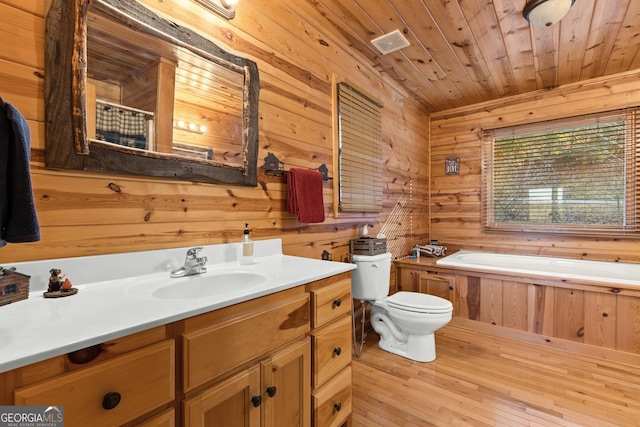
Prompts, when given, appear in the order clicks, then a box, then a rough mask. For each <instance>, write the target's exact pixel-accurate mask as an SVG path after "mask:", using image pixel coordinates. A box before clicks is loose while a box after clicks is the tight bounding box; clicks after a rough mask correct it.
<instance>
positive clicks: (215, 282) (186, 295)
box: [151, 271, 267, 299]
mask: <svg viewBox="0 0 640 427" xmlns="http://www.w3.org/2000/svg"><path fill="white" fill-rule="evenodd" d="M266 281H267V277H266V276H263V275H262V274H256V273H248V272H243V271H234V272H226V273H219V274H213V275H212V274H203V275H193V276H187V277H183V278H180V279H171V282H170V283H169V284H168V285H166V286H163V287H162V288H159V289H157V290H156V291H154V292H153V293H152V294H151V295H152V296H153V297H155V298H159V299H194V298H207V297H211V296H217V295H222V294H225V293H228V292H231V291H233V290H235V289H237V288H242V289H243V290H244V289H248V288H253V287H256V286H260V285H263V284H264V283H265V282H266Z"/></svg>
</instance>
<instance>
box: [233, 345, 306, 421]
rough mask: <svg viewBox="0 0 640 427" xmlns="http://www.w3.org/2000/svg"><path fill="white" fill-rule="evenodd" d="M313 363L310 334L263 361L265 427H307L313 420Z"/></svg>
mask: <svg viewBox="0 0 640 427" xmlns="http://www.w3.org/2000/svg"><path fill="white" fill-rule="evenodd" d="M310 367H311V340H310V338H306V339H305V340H303V341H301V342H299V343H296V344H293V345H291V346H289V347H287V348H285V349H284V350H282V351H280V352H278V353H276V354H275V355H273V356H272V357H271V358H269V359H268V360H266V361H264V362H262V396H263V402H264V404H263V405H262V406H263V407H262V411H263V421H264V424H263V425H264V427H277V426H288V427H289V426H290V427H306V426H309V425H310V424H311V412H310V410H311V408H310V407H311V368H310ZM234 425H236V424H234Z"/></svg>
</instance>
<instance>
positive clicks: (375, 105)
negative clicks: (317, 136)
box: [333, 78, 383, 216]
mask: <svg viewBox="0 0 640 427" xmlns="http://www.w3.org/2000/svg"><path fill="white" fill-rule="evenodd" d="M333 88H334V104H333V105H334V113H333V120H334V121H333V128H334V132H333V135H334V170H335V171H336V175H337V176H336V177H335V179H334V214H335V215H336V216H337V215H338V214H339V213H341V214H356V213H359V214H373V215H379V214H380V213H381V212H382V211H383V186H382V171H383V159H382V108H383V105H382V103H380V102H378V101H376V100H375V99H373V98H372V97H371V96H369V95H366V94H365V93H364V92H363V91H362V90H360V89H358V88H356V87H355V86H354V85H352V84H350V83H347V82H345V81H341V82H337V81H336V80H335V78H334V84H333ZM341 90H343V91H348V93H349V94H350V96H352V97H354V99H355V102H358V103H363V104H366V111H364V110H359V111H357V112H355V114H354V115H351V117H350V118H351V119H355V120H359V119H363V120H364V121H362V122H361V121H356V122H353V123H347V122H346V121H345V120H343V119H344V116H343V112H344V111H346V110H345V109H344V108H345V105H344V103H343V102H341V101H344V98H341V95H340V91H341ZM369 113H371V114H369ZM365 121H366V122H365ZM351 125H353V126H352V127H349V126H351ZM371 125H373V128H372V127H371ZM354 127H355V128H356V129H355V130H356V132H357V135H355V138H348V137H347V135H348V134H349V132H350V131H351V130H353V129H354ZM358 127H360V129H357V128H358ZM362 129H366V132H364V131H363V130H362ZM345 130H346V132H345ZM369 131H370V132H369ZM345 144H354V145H353V146H351V147H345ZM364 144H371V145H367V146H365V145H364ZM348 155H351V156H352V158H351V159H347V158H346V156H348ZM356 157H357V159H356ZM353 160H355V161H356V162H357V165H358V166H357V167H361V168H362V169H356V166H352V165H355V164H356V163H349V162H351V161H353ZM347 195H352V196H351V197H347Z"/></svg>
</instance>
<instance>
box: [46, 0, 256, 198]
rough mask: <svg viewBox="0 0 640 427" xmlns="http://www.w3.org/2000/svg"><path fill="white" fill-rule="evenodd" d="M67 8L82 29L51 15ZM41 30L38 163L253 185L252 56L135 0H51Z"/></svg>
mask: <svg viewBox="0 0 640 427" xmlns="http://www.w3.org/2000/svg"><path fill="white" fill-rule="evenodd" d="M69 3H75V4H76V7H77V9H76V10H70V9H73V8H74V6H73V4H72V5H69ZM65 13H66V14H67V15H65ZM68 13H73V16H76V19H77V21H79V22H80V23H82V25H79V26H75V27H74V28H76V29H78V28H80V29H82V31H80V32H78V31H73V28H65V26H64V21H65V20H57V19H56V18H57V17H59V16H68ZM61 21H62V23H61ZM66 21H70V20H66ZM67 25H68V24H67ZM84 30H86V31H84ZM69 33H71V34H69ZM47 34H48V40H47V76H54V77H52V78H47V83H46V89H47V100H48V101H49V102H50V104H49V108H48V112H49V110H50V112H51V114H50V115H49V114H48V116H50V117H48V119H47V124H48V128H47V131H48V133H47V157H46V160H47V166H51V167H56V168H72V169H84V170H93V171H104V172H123V173H135V174H142V175H150V176H161V177H177V178H184V179H189V180H197V181H208V182H220V183H234V184H245V185H256V184H257V178H256V166H257V150H258V145H257V144H258V141H257V139H258V136H257V135H258V132H257V126H258V124H257V102H258V90H259V83H258V76H257V67H256V66H255V63H253V62H252V61H249V60H247V59H245V58H240V57H237V56H235V55H231V54H229V53H227V52H225V51H222V50H221V49H219V48H218V47H217V46H215V45H213V44H212V43H211V42H210V41H208V40H206V39H204V38H203V37H200V36H198V35H197V34H195V33H192V32H191V31H189V30H187V29H185V28H181V27H179V26H177V25H176V24H175V23H173V22H170V21H166V20H163V19H162V18H160V17H159V16H157V15H155V14H154V13H153V12H151V11H149V10H148V9H145V8H144V7H142V6H141V5H140V4H139V3H137V2H136V1H135V0H92V1H90V2H88V0H76V1H75V2H68V1H65V0H53V4H52V7H51V9H50V11H49V14H48V15H47ZM69 38H71V41H72V43H73V46H74V49H73V51H74V52H75V56H69V55H65V54H63V53H62V50H61V49H60V47H61V46H62V45H64V44H65V43H69ZM85 48H86V61H83V54H84V52H85ZM54 67H57V68H54ZM54 70H62V73H59V72H58V71H54ZM60 74H62V75H60ZM65 74H69V75H71V77H72V78H71V79H70V80H69V81H72V80H73V81H74V83H73V84H71V86H70V87H69V86H68V85H67V86H65V85H64V84H63V82H64V78H63V77H64V75H65ZM59 77H61V78H63V79H62V80H59ZM58 95H59V96H58ZM60 96H62V97H63V98H62V99H60ZM64 97H70V98H71V101H72V104H73V108H72V109H71V110H68V109H67V108H65V103H64V102H63V101H64ZM69 115H71V116H72V117H69ZM65 117H66V118H68V119H70V120H67V121H71V122H73V123H74V124H75V126H76V128H75V129H71V130H69V129H67V128H65V126H64V124H63V122H62V123H61V122H60V121H61V120H64V119H65ZM79 129H80V130H79ZM60 135H64V138H67V139H61V138H60ZM74 139H75V141H73V140H74ZM64 147H67V148H69V147H75V156H69V154H68V153H66V154H65V155H62V151H63V150H64Z"/></svg>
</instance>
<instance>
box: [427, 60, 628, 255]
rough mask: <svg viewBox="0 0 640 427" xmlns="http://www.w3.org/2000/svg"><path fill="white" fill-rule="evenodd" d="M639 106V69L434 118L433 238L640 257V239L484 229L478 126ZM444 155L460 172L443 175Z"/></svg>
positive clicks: (486, 246) (515, 249) (483, 246)
mask: <svg viewBox="0 0 640 427" xmlns="http://www.w3.org/2000/svg"><path fill="white" fill-rule="evenodd" d="M637 105H640V72H638V71H635V72H628V73H624V74H619V75H616V76H612V77H608V78H601V79H594V80H590V81H588V82H583V83H580V84H573V85H567V86H564V87H560V88H557V89H555V90H550V91H539V92H533V93H531V94H529V95H526V96H517V97H512V98H507V99H505V100H502V101H500V102H487V103H483V104H477V105H474V106H472V107H469V108H460V109H456V110H450V111H445V112H442V113H437V114H434V115H432V116H431V123H432V127H431V146H430V148H431V150H430V152H431V200H430V210H431V230H430V231H431V238H432V239H438V240H440V241H441V242H442V243H444V244H445V245H447V246H448V247H449V249H450V250H451V249H459V248H467V249H478V250H495V251H499V252H512V253H524V254H545V255H555V256H568V257H571V258H585V259H598V260H623V261H636V262H638V261H640V243H639V242H638V238H635V239H634V238H605V237H575V236H566V235H565V236H561V235H556V236H544V235H537V234H534V233H530V234H525V233H517V234H511V233H488V232H483V230H482V225H481V176H482V175H481V173H482V164H481V147H482V141H481V131H482V129H490V128H494V127H503V126H507V125H516V124H521V123H527V122H534V121H544V120H550V119H555V118H560V117H565V116H571V115H579V114H588V113H593V112H598V111H607V110H613V109H617V108H623V107H627V106H637ZM447 157H459V158H460V174H459V175H446V174H445V172H444V170H445V169H444V163H445V159H446V158H447Z"/></svg>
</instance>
